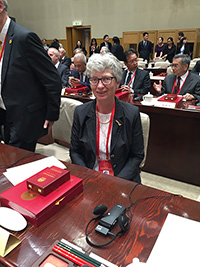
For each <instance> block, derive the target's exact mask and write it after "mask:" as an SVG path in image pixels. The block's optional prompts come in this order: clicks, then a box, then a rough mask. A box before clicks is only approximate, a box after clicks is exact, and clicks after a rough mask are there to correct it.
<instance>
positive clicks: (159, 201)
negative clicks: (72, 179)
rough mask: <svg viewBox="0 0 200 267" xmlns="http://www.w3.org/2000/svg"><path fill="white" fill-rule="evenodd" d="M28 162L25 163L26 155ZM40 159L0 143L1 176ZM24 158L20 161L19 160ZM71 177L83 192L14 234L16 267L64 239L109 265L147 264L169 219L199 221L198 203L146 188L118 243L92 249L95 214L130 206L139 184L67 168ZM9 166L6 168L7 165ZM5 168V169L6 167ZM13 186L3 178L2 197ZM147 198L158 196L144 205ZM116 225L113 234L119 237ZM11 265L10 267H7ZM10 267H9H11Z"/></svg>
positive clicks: (140, 188) (98, 239)
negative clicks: (96, 209)
mask: <svg viewBox="0 0 200 267" xmlns="http://www.w3.org/2000/svg"><path fill="white" fill-rule="evenodd" d="M26 155H28V156H27V157H25V158H23V157H24V156H26ZM42 157H43V156H41V155H38V154H34V153H32V154H29V152H27V151H25V150H21V149H16V148H14V147H10V146H7V145H2V144H0V165H1V169H0V171H1V173H2V172H4V171H5V168H7V167H9V165H10V164H12V163H13V162H16V161H17V160H19V162H18V163H17V165H20V164H23V163H27V162H30V161H33V160H37V159H40V158H42ZM21 158H23V159H22V160H20V159H21ZM65 164H66V166H67V167H68V169H69V170H70V172H71V174H73V175H75V176H78V177H80V178H82V179H83V184H84V190H83V192H82V193H81V194H80V195H78V196H77V197H76V198H74V199H73V200H72V201H71V202H69V203H68V204H66V205H65V207H63V208H62V209H61V210H60V211H59V212H58V213H56V214H55V215H54V216H52V217H51V218H50V219H49V220H48V221H46V222H45V223H43V224H42V225H41V226H40V227H38V228H36V227H34V226H32V225H30V224H28V227H27V228H26V229H25V230H24V231H21V232H13V234H15V235H16V236H18V237H19V238H20V239H21V240H22V243H21V244H20V245H19V246H18V247H16V248H15V249H14V250H13V251H12V252H11V253H10V254H8V255H7V256H6V260H8V261H10V262H11V263H12V264H16V265H17V266H23V267H29V266H31V265H32V264H33V263H34V262H35V261H36V260H37V259H38V258H39V257H40V256H41V255H42V254H43V253H44V252H45V251H46V250H47V249H48V248H49V247H50V246H51V245H52V243H53V242H54V241H55V240H57V239H58V240H60V239H61V238H64V239H66V240H68V241H70V242H72V243H74V244H76V245H78V246H80V247H81V248H82V249H83V250H85V251H86V252H88V253H89V252H93V253H96V254H97V255H99V256H101V257H103V258H105V259H108V260H109V261H110V262H112V263H114V264H117V265H118V266H121V267H124V266H126V265H127V264H129V263H131V262H132V258H134V257H138V258H139V259H140V261H143V262H146V261H147V259H148V257H149V255H150V253H151V250H152V248H153V246H154V244H155V242H156V239H157V237H158V235H159V232H160V230H161V227H162V225H163V223H164V221H165V218H166V216H167V214H168V213H169V212H170V213H173V214H177V215H179V216H183V217H184V216H185V217H187V218H190V219H193V220H196V221H200V203H199V202H196V201H192V200H189V199H186V198H183V197H181V196H176V195H172V194H169V193H166V192H163V191H160V190H156V189H153V188H150V187H147V186H143V185H139V186H137V187H136V189H135V191H134V192H133V194H132V198H133V201H136V200H138V199H141V200H140V201H138V202H137V204H135V205H134V206H133V207H132V209H131V210H132V212H133V218H132V222H131V226H130V229H129V231H127V232H126V233H125V234H124V235H123V236H122V237H120V238H116V240H114V241H113V243H112V244H110V245H108V246H107V247H106V248H94V247H91V246H90V245H88V244H87V242H86V240H85V227H86V225H87V223H88V221H89V220H90V219H91V218H92V217H93V214H92V212H93V209H94V207H96V206H97V205H98V204H100V203H104V204H106V205H107V206H108V208H109V209H110V208H111V207H112V206H113V205H115V204H116V203H119V204H122V205H124V206H129V204H130V202H129V197H128V195H129V193H130V190H131V189H132V187H133V186H134V185H135V183H133V182H130V181H126V180H124V179H121V178H117V177H111V176H107V175H105V174H101V173H99V172H95V171H93V170H90V169H86V168H82V167H79V166H76V165H73V164H70V163H65ZM5 165H6V166H5ZM4 167H5V168H4ZM9 187H11V184H10V183H9V182H8V181H7V179H6V178H5V177H4V176H3V175H1V178H0V192H3V191H4V190H6V189H8V188H9ZM149 196H157V197H155V198H149V199H147V200H144V199H143V200H142V198H145V197H149ZM94 227H95V225H91V228H93V229H92V230H91V228H90V229H89V233H90V239H92V240H93V242H96V243H104V242H107V240H108V239H109V237H108V238H105V237H103V236H101V235H99V234H95V232H94ZM117 230H119V229H118V225H116V226H115V227H114V229H113V232H115V233H116V231H117ZM6 266H9V265H6ZM10 266H11V265H10Z"/></svg>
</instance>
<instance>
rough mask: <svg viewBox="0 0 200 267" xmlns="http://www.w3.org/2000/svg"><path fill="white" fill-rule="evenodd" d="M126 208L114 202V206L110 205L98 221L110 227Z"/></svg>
mask: <svg viewBox="0 0 200 267" xmlns="http://www.w3.org/2000/svg"><path fill="white" fill-rule="evenodd" d="M125 210H126V207H124V206H122V205H120V204H116V205H115V206H114V207H112V208H111V209H110V210H109V211H108V212H107V214H106V215H105V216H104V217H103V218H101V220H100V221H99V224H100V225H102V226H104V227H106V228H108V229H111V228H112V227H113V226H114V225H115V223H116V222H117V220H118V218H119V216H120V215H121V214H122V213H124V212H125Z"/></svg>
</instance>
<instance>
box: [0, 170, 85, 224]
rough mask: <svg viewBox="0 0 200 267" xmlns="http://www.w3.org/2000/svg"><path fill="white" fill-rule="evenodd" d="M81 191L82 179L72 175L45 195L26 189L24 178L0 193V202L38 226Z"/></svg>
mask: <svg viewBox="0 0 200 267" xmlns="http://www.w3.org/2000/svg"><path fill="white" fill-rule="evenodd" d="M82 191H83V184H82V179H80V178H78V177H75V176H72V175H71V177H70V180H69V181H67V182H66V183H64V184H62V185H61V186H60V187H59V188H57V189H56V190H54V191H53V192H51V193H50V194H48V195H47V196H46V197H44V196H41V195H39V194H37V193H33V192H31V191H30V190H28V189H27V184H26V180H25V181H23V182H22V183H20V184H18V185H16V186H13V187H12V188H10V189H8V190H7V191H5V192H3V193H2V194H0V203H1V206H3V207H9V208H12V209H14V210H16V211H18V212H19V213H21V214H22V215H23V216H24V217H25V218H26V219H27V221H29V222H30V223H32V224H33V225H35V226H39V225H40V224H42V223H43V222H45V221H46V220H47V219H48V218H49V217H51V216H52V215H53V214H54V213H55V212H57V211H59V210H60V209H61V208H62V207H63V206H64V205H65V204H66V203H67V202H69V201H70V200H72V199H73V198H74V197H75V196H76V195H78V194H79V193H80V192H82Z"/></svg>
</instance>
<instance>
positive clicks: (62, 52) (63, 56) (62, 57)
mask: <svg viewBox="0 0 200 267" xmlns="http://www.w3.org/2000/svg"><path fill="white" fill-rule="evenodd" d="M59 54H60V63H61V64H64V65H66V66H67V67H68V69H70V65H71V58H70V57H68V56H67V55H66V51H65V49H64V48H60V49H59Z"/></svg>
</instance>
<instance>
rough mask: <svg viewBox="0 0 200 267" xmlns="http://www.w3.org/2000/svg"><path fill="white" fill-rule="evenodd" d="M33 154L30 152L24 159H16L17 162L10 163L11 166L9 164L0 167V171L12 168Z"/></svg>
mask: <svg viewBox="0 0 200 267" xmlns="http://www.w3.org/2000/svg"><path fill="white" fill-rule="evenodd" d="M33 154H34V153H33V152H30V153H28V154H26V155H25V156H24V157H22V158H20V159H18V160H17V161H15V162H14V163H12V164H10V165H0V169H5V168H11V167H13V166H14V165H15V164H17V163H18V162H19V161H21V160H23V159H25V158H27V157H28V156H30V155H33Z"/></svg>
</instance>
